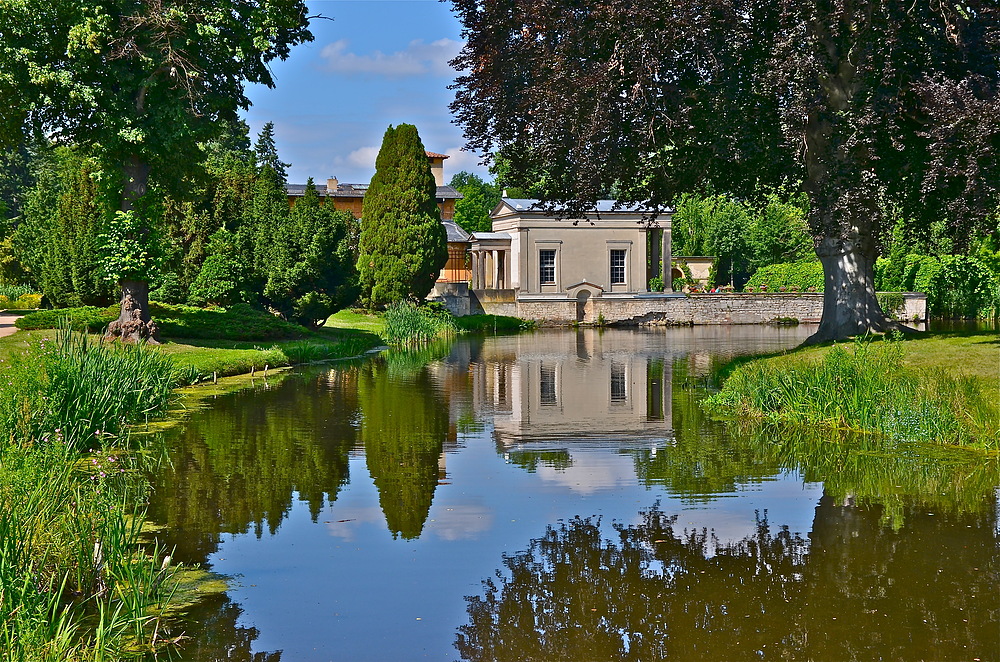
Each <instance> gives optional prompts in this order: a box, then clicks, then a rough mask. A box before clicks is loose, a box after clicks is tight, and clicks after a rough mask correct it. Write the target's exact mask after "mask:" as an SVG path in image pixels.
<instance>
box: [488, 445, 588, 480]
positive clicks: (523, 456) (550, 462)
mask: <svg viewBox="0 0 1000 662" xmlns="http://www.w3.org/2000/svg"><path fill="white" fill-rule="evenodd" d="M498 446H499V448H498V452H500V453H502V454H503V456H504V459H505V460H507V462H508V464H513V465H514V466H515V467H520V468H522V469H524V470H525V471H527V472H528V473H534V472H536V471H538V467H539V465H541V466H543V467H550V468H552V469H555V470H557V471H565V470H566V469H569V468H570V467H572V466H573V458H572V457H571V456H570V454H569V450H567V449H565V448H558V449H551V450H526V449H518V450H505V449H504V447H503V443H502V442H501V443H499V444H498Z"/></svg>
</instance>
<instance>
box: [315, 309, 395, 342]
mask: <svg viewBox="0 0 1000 662" xmlns="http://www.w3.org/2000/svg"><path fill="white" fill-rule="evenodd" d="M324 328H326V329H351V330H355V331H367V332H369V333H374V334H375V335H377V336H379V337H380V338H384V337H385V320H384V319H383V318H382V316H381V315H375V314H372V313H367V312H363V311H360V310H357V309H345V310H341V311H339V312H336V313H334V314H333V315H330V319H328V320H327V321H326V324H325V326H324Z"/></svg>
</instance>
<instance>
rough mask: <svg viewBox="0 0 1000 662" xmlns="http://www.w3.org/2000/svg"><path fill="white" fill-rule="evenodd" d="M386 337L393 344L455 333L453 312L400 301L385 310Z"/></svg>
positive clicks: (425, 339)
mask: <svg viewBox="0 0 1000 662" xmlns="http://www.w3.org/2000/svg"><path fill="white" fill-rule="evenodd" d="M384 319H385V339H386V341H387V342H388V343H389V344H391V345H406V344H413V343H421V342H426V341H428V340H432V339H434V338H439V337H442V336H448V335H451V334H453V333H455V331H456V330H457V329H456V326H455V322H454V320H453V318H452V316H451V314H450V313H449V312H448V311H447V310H445V309H444V308H436V307H433V306H431V305H429V304H428V305H424V306H419V307H418V306H416V305H414V304H412V303H410V302H406V301H399V302H396V303H394V304H391V305H389V306H388V307H387V308H386V310H385V318H384Z"/></svg>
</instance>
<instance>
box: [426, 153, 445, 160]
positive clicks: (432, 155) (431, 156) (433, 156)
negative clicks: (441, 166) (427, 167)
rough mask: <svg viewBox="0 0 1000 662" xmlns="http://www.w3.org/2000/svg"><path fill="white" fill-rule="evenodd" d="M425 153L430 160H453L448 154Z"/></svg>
mask: <svg viewBox="0 0 1000 662" xmlns="http://www.w3.org/2000/svg"><path fill="white" fill-rule="evenodd" d="M424 153H425V154H427V158H429V159H450V158H451V157H450V156H448V155H447V154H438V153H437V152H424Z"/></svg>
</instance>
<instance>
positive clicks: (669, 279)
mask: <svg viewBox="0 0 1000 662" xmlns="http://www.w3.org/2000/svg"><path fill="white" fill-rule="evenodd" d="M661 250H662V251H663V269H662V271H661V272H660V273H662V274H663V291H664V292H673V291H674V277H673V267H672V265H671V262H672V260H671V259H670V228H663V248H662V249H661Z"/></svg>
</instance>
